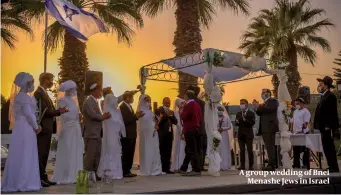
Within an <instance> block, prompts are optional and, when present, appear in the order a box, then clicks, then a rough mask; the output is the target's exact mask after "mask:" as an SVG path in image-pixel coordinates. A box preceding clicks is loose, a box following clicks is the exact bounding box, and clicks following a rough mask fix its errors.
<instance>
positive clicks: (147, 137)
mask: <svg viewBox="0 0 341 195" xmlns="http://www.w3.org/2000/svg"><path fill="white" fill-rule="evenodd" d="M137 110H138V111H142V112H144V113H145V115H144V116H143V117H142V118H140V119H139V120H138V121H137V131H138V132H139V136H140V158H139V160H140V175H142V176H151V175H153V176H154V175H161V174H164V173H163V172H162V166H161V157H160V149H159V137H158V133H157V131H155V127H156V125H155V121H154V120H155V118H154V114H153V112H152V110H151V99H150V97H149V96H148V95H141V96H140V99H139V103H138V107H137Z"/></svg>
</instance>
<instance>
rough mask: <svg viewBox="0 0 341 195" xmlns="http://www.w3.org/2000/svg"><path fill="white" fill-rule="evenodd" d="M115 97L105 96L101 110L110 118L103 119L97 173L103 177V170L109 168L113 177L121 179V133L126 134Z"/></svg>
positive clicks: (123, 135)
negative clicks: (107, 113)
mask: <svg viewBox="0 0 341 195" xmlns="http://www.w3.org/2000/svg"><path fill="white" fill-rule="evenodd" d="M117 100H118V99H117V98H116V97H115V96H114V95H113V94H109V95H107V96H106V97H105V100H104V106H103V111H104V113H106V112H109V113H110V114H111V118H110V119H107V120H105V121H103V138H102V151H101V160H100V163H99V167H98V171H97V174H98V176H99V177H103V175H104V172H105V170H110V171H111V174H112V178H113V179H122V178H123V171H122V160H121V153H122V146H121V141H120V139H121V135H122V137H125V136H126V131H125V126H124V122H123V118H122V114H121V112H120V110H119V109H118V108H117V107H118V103H117Z"/></svg>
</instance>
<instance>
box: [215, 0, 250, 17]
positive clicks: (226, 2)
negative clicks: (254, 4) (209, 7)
mask: <svg viewBox="0 0 341 195" xmlns="http://www.w3.org/2000/svg"><path fill="white" fill-rule="evenodd" d="M211 1H213V3H214V4H215V5H217V6H218V7H221V8H228V9H231V10H232V11H234V12H235V13H237V14H238V13H239V12H241V13H242V14H245V15H249V14H250V4H249V1H248V0H211Z"/></svg>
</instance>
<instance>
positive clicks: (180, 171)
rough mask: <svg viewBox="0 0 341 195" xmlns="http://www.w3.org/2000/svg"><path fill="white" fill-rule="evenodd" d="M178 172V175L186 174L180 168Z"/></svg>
mask: <svg viewBox="0 0 341 195" xmlns="http://www.w3.org/2000/svg"><path fill="white" fill-rule="evenodd" d="M178 172H179V173H180V175H181V174H186V173H187V172H186V171H183V170H181V169H180V170H179V171H178Z"/></svg>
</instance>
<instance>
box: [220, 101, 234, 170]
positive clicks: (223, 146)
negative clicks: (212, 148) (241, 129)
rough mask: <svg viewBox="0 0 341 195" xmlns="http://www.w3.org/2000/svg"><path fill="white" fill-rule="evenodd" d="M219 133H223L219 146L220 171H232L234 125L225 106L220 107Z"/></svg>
mask: <svg viewBox="0 0 341 195" xmlns="http://www.w3.org/2000/svg"><path fill="white" fill-rule="evenodd" d="M217 110H218V117H219V123H218V131H219V132H220V133H221V137H222V139H221V142H220V145H219V155H220V157H221V163H220V169H221V170H223V171H226V170H229V169H231V164H232V159H231V148H230V136H229V132H228V131H231V128H232V124H231V120H230V117H229V115H228V113H227V112H226V109H225V108H224V106H223V105H218V107H217Z"/></svg>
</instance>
